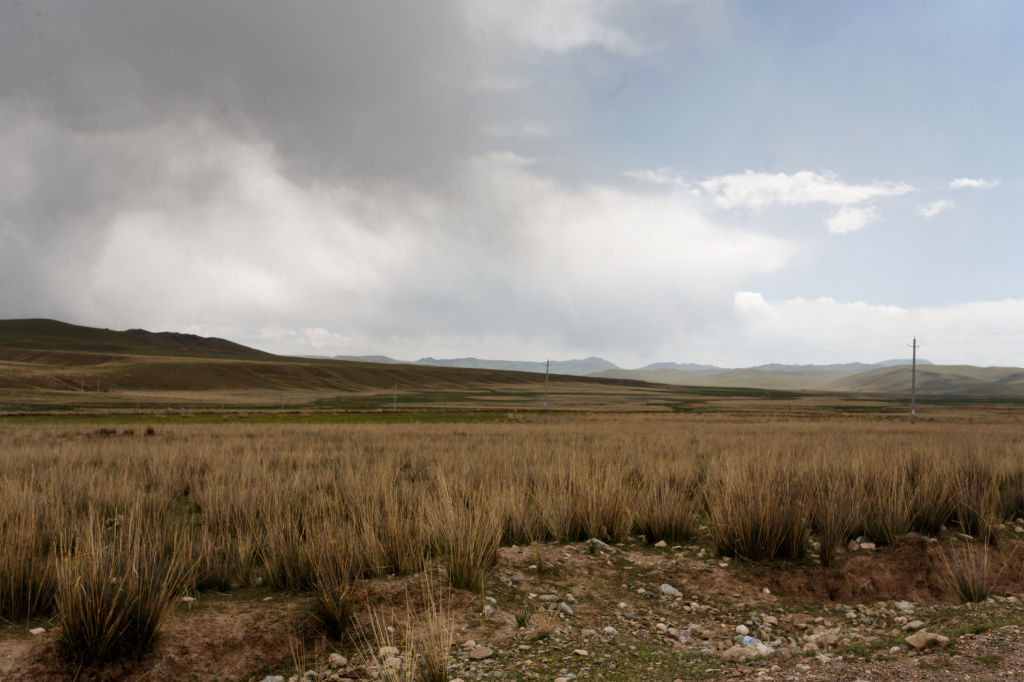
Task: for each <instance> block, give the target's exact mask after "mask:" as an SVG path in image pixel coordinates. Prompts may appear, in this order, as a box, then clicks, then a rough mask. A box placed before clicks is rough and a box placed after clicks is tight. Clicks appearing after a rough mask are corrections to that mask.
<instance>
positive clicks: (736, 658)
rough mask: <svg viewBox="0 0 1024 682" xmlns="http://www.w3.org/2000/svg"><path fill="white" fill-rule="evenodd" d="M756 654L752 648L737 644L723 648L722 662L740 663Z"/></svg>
mask: <svg viewBox="0 0 1024 682" xmlns="http://www.w3.org/2000/svg"><path fill="white" fill-rule="evenodd" d="M756 655H757V654H756V653H755V652H754V650H753V649H751V648H749V647H745V646H741V645H739V644H737V645H735V646H731V647H729V648H728V649H726V650H725V653H723V654H722V663H742V662H744V661H749V660H750V659H752V658H753V657H754V656H756Z"/></svg>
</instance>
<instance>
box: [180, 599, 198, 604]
mask: <svg viewBox="0 0 1024 682" xmlns="http://www.w3.org/2000/svg"><path fill="white" fill-rule="evenodd" d="M181 601H183V602H185V603H186V604H192V603H194V602H195V601H196V598H195V597H182V598H181Z"/></svg>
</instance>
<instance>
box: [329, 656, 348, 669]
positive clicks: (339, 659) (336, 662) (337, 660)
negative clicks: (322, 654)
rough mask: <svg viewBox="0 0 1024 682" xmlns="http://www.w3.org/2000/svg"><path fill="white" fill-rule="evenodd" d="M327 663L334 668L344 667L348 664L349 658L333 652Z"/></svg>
mask: <svg viewBox="0 0 1024 682" xmlns="http://www.w3.org/2000/svg"><path fill="white" fill-rule="evenodd" d="M327 663H328V665H330V666H331V667H332V668H344V667H345V666H346V665H348V659H347V658H345V657H344V656H342V655H341V654H331V655H330V656H328V657H327Z"/></svg>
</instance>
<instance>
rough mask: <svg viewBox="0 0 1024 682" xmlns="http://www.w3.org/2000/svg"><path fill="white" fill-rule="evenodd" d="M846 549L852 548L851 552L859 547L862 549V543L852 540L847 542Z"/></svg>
mask: <svg viewBox="0 0 1024 682" xmlns="http://www.w3.org/2000/svg"><path fill="white" fill-rule="evenodd" d="M846 549H848V550H850V551H851V552H856V551H857V550H858V549H860V543H859V542H857V541H856V540H850V541H849V542H847V543H846Z"/></svg>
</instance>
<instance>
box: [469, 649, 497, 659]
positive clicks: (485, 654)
mask: <svg viewBox="0 0 1024 682" xmlns="http://www.w3.org/2000/svg"><path fill="white" fill-rule="evenodd" d="M493 655H494V650H493V649H491V648H490V647H486V646H478V647H477V648H475V649H473V650H472V651H470V652H469V657H470V658H472V659H473V660H474V661H482V660H483V659H485V658H490V657H491V656H493Z"/></svg>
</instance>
